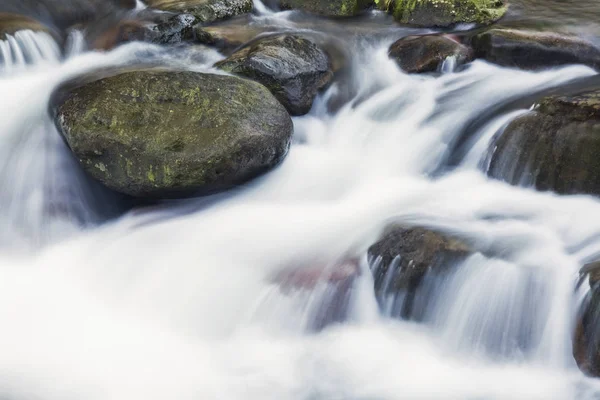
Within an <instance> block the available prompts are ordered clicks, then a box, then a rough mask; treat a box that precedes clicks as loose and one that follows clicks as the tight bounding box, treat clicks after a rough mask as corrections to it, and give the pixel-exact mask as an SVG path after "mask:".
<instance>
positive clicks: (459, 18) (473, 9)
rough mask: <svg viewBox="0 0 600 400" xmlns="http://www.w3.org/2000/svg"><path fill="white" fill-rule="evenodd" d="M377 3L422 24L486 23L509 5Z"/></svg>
mask: <svg viewBox="0 0 600 400" xmlns="http://www.w3.org/2000/svg"><path fill="white" fill-rule="evenodd" d="M376 3H377V7H378V8H379V9H381V10H383V11H386V12H388V13H390V14H392V15H393V16H394V19H395V20H396V21H398V22H400V23H402V24H409V25H415V26H423V27H448V26H452V25H456V24H459V23H474V24H477V25H488V24H491V23H492V22H495V21H497V20H499V19H500V18H501V17H502V16H503V15H504V13H506V10H507V8H508V6H507V5H506V2H505V0H376Z"/></svg>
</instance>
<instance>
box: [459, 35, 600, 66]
mask: <svg viewBox="0 0 600 400" xmlns="http://www.w3.org/2000/svg"><path fill="white" fill-rule="evenodd" d="M470 41H471V44H472V46H473V49H474V50H475V55H476V57H477V58H483V59H485V60H487V61H490V62H492V63H495V64H498V65H502V66H506V67H517V68H522V69H530V70H532V69H539V68H548V67H555V66H559V65H566V64H585V65H587V66H590V67H592V68H599V67H600V49H598V48H597V47H595V46H594V45H593V44H591V43H590V42H587V41H585V40H583V39H580V38H577V37H574V36H565V35H559V34H557V33H551V32H534V31H525V30H516V29H491V30H489V31H487V32H484V33H481V34H479V35H476V36H474V37H473V38H471V40H470Z"/></svg>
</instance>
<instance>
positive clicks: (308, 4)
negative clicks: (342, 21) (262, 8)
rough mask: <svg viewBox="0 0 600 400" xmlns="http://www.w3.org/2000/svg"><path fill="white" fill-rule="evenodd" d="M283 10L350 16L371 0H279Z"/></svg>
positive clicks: (369, 4) (328, 15) (370, 2)
mask: <svg viewBox="0 0 600 400" xmlns="http://www.w3.org/2000/svg"><path fill="white" fill-rule="evenodd" d="M279 4H280V7H281V8H282V9H284V10H302V11H306V12H308V13H311V14H317V15H322V16H325V17H351V16H355V15H358V14H360V13H361V12H363V11H365V10H366V9H367V8H369V7H370V6H371V5H372V4H373V0H281V1H280V3H279Z"/></svg>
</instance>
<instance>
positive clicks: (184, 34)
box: [149, 14, 196, 44]
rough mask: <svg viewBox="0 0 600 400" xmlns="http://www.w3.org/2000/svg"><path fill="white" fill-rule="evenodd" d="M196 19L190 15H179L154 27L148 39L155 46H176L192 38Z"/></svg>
mask: <svg viewBox="0 0 600 400" xmlns="http://www.w3.org/2000/svg"><path fill="white" fill-rule="evenodd" d="M195 22H196V18H195V17H194V16H193V15H191V14H179V15H175V16H173V17H172V18H170V19H168V20H167V21H165V22H162V23H159V24H156V25H154V26H153V27H152V28H151V30H150V35H149V36H150V39H151V41H152V42H153V43H157V44H177V43H181V42H184V41H187V40H192V39H193V38H194V30H193V26H194V24H195Z"/></svg>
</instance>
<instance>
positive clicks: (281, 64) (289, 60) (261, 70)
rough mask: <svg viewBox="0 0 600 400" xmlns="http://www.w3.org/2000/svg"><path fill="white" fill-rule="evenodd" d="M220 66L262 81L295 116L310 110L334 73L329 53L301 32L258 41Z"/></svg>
mask: <svg viewBox="0 0 600 400" xmlns="http://www.w3.org/2000/svg"><path fill="white" fill-rule="evenodd" d="M216 66H217V67H218V68H220V69H222V70H224V71H228V72H231V73H233V74H237V75H242V76H245V77H247V78H251V79H253V80H256V81H257V82H260V83H262V84H263V85H265V86H266V87H267V88H268V89H269V90H270V91H271V93H273V95H275V97H276V98H277V100H279V101H280V102H281V104H283V105H284V106H285V108H286V109H287V110H288V111H289V112H290V113H291V114H292V115H303V114H306V113H308V112H309V111H310V108H311V106H312V104H313V100H314V98H315V97H316V95H317V92H318V90H319V89H321V88H322V87H324V86H325V85H327V84H328V83H329V82H330V81H331V78H332V76H333V72H332V71H331V63H330V61H329V57H328V55H327V54H326V53H325V52H324V51H323V50H322V49H321V48H320V47H319V46H318V45H317V44H316V43H314V42H313V41H312V40H310V39H307V38H304V37H300V36H297V35H278V36H273V37H267V38H266V39H262V40H258V41H256V42H253V43H252V44H250V45H249V46H247V47H244V48H242V49H241V50H239V51H237V52H235V53H234V54H232V55H231V57H229V58H227V59H226V60H223V61H221V62H219V63H217V64H216Z"/></svg>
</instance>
